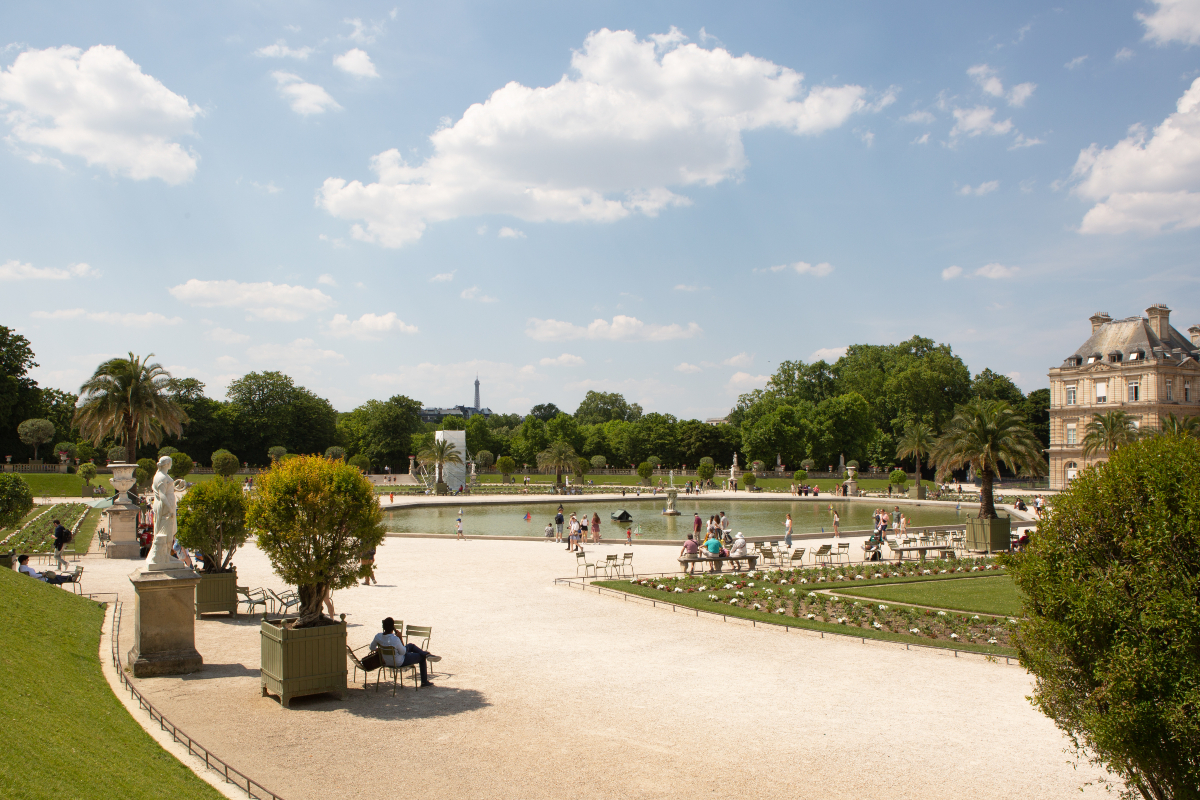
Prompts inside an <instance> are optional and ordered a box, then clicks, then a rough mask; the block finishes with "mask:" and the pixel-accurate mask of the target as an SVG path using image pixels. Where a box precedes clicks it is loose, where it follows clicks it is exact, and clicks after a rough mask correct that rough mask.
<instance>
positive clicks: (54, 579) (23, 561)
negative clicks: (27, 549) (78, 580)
mask: <svg viewBox="0 0 1200 800" xmlns="http://www.w3.org/2000/svg"><path fill="white" fill-rule="evenodd" d="M17 563H18V564H20V566H19V567H17V572H24V573H25V574H26V575H28V576H29V577H31V578H36V579H37V580H39V581H44V582H45V583H53V584H54V585H55V586H58V585H59V584H63V583H70V582H71V576H70V575H55V574H54V573H53V572H47V573H46V574H45V575H43V574H42V573H40V572H38V571H37V570H36V569H34V568H33V567H31V566H29V556H17Z"/></svg>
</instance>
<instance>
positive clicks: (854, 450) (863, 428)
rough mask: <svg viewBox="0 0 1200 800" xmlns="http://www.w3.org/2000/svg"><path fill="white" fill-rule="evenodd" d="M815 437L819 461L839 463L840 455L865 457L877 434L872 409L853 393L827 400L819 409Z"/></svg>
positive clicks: (813, 447)
mask: <svg viewBox="0 0 1200 800" xmlns="http://www.w3.org/2000/svg"><path fill="white" fill-rule="evenodd" d="M816 415H817V419H816V424H815V426H814V427H815V435H814V436H813V443H812V447H811V448H810V451H811V454H812V455H813V456H814V457H815V458H816V459H818V460H819V461H824V462H826V463H829V464H836V463H838V458H839V457H840V456H843V455H844V456H847V457H848V458H856V459H857V458H860V457H864V456H865V452H866V449H867V444H868V443H870V441H871V438H872V436H874V434H875V426H874V424H873V423H872V422H871V406H870V404H869V403H867V401H866V400H865V399H864V398H863V397H862V395H860V394H858V392H849V393H847V394H843V395H839V396H838V397H834V398H831V399H829V400H823V401H822V402H821V403H820V404H819V405H818V406H817V409H816Z"/></svg>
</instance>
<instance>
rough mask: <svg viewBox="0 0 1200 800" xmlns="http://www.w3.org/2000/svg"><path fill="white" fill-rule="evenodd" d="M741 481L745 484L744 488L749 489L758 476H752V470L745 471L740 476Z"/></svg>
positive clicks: (756, 481)
mask: <svg viewBox="0 0 1200 800" xmlns="http://www.w3.org/2000/svg"><path fill="white" fill-rule="evenodd" d="M742 483H744V484H746V488H747V489H749V488H750V487H751V486H753V485H754V484H756V483H758V478H756V477H754V473H753V472H747V473H746V474H745V475H743V476H742Z"/></svg>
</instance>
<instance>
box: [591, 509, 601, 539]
mask: <svg viewBox="0 0 1200 800" xmlns="http://www.w3.org/2000/svg"><path fill="white" fill-rule="evenodd" d="M592 544H600V515H599V514H597V513H595V512H593V513H592Z"/></svg>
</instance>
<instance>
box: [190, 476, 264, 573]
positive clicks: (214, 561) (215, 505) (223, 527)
mask: <svg viewBox="0 0 1200 800" xmlns="http://www.w3.org/2000/svg"><path fill="white" fill-rule="evenodd" d="M172 458H174V457H173V456H172ZM247 504H248V500H247V495H246V493H245V492H243V491H242V486H241V484H240V483H238V482H237V481H233V480H230V479H229V478H225V477H218V478H214V479H213V480H211V481H205V482H203V483H198V484H196V485H195V486H193V487H192V488H190V489H188V491H187V494H185V495H184V496H183V499H181V500H180V501H179V518H178V520H179V530H178V532H177V533H176V535H175V538H176V539H178V540H179V543H180V544H181V545H183V546H184V547H186V548H187V549H188V550H199V551H200V560H201V562H202V563H203V568H202V571H203V572H206V573H213V572H228V571H229V562H230V560H231V559H232V558H233V554H234V553H235V552H236V551H237V549H238V548H239V547H241V546H242V545H243V544H245V543H246V540H247V539H248V538H249V537H250V534H249V531H247V530H246V510H247Z"/></svg>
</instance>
